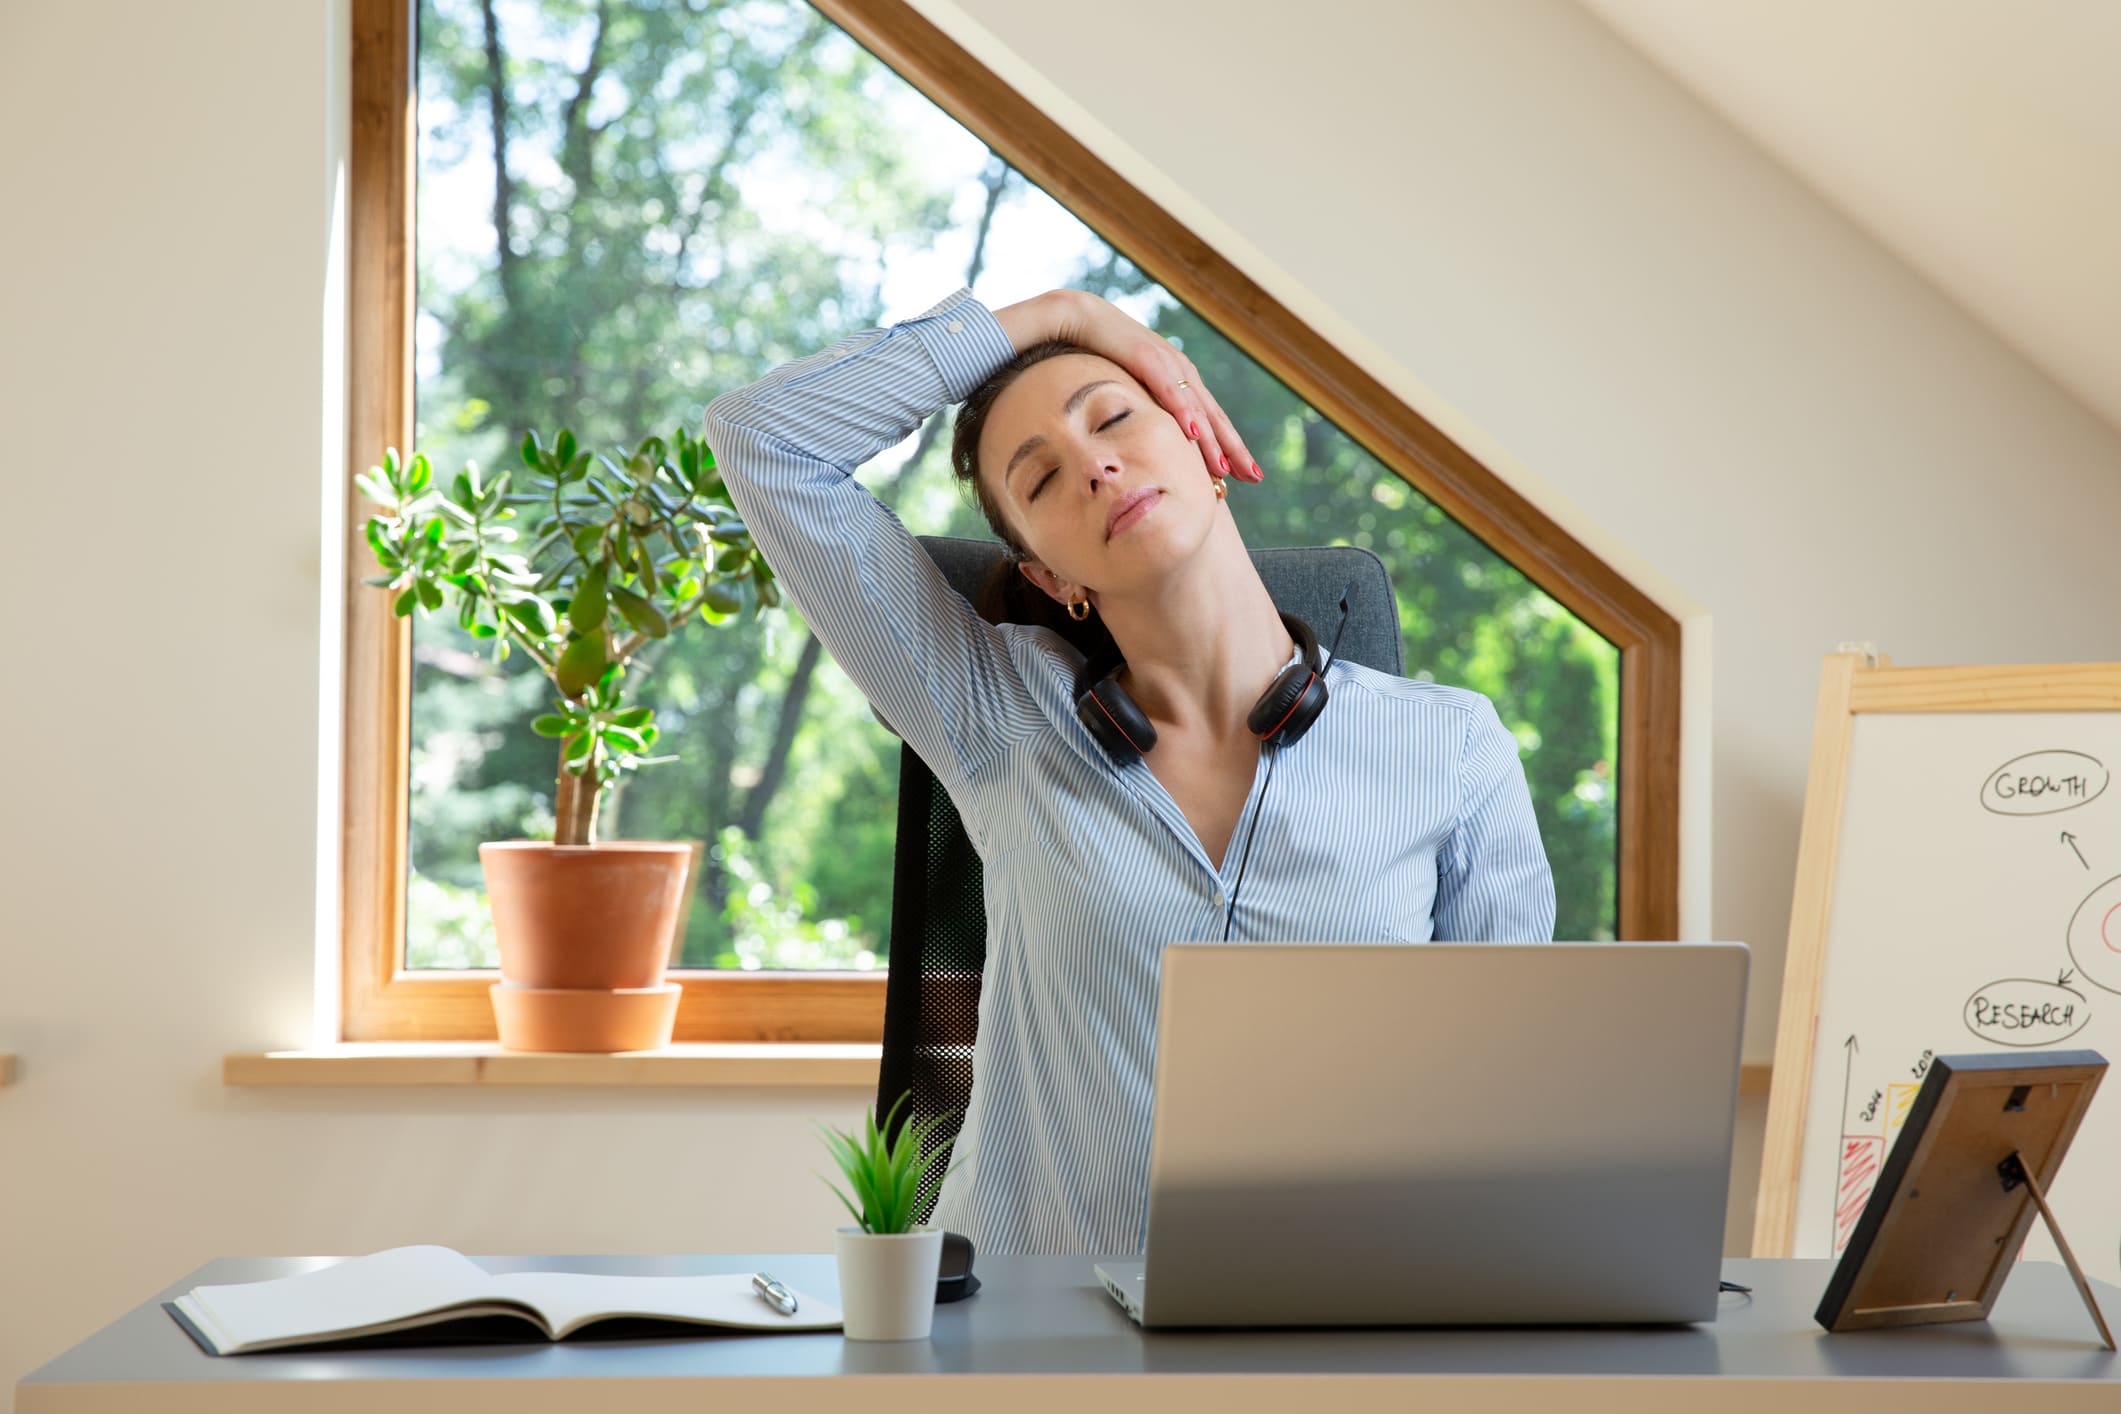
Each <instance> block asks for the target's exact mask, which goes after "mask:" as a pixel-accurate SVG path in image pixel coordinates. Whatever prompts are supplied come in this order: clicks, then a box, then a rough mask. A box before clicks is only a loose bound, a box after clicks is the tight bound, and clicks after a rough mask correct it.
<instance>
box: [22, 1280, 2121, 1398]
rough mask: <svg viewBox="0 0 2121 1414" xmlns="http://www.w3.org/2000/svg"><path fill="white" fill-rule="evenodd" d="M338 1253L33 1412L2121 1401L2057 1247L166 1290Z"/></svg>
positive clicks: (118, 1328)
mask: <svg viewBox="0 0 2121 1414" xmlns="http://www.w3.org/2000/svg"><path fill="white" fill-rule="evenodd" d="M479 1260H480V1262H481V1263H482V1264H483V1265H485V1266H486V1267H488V1268H489V1269H491V1270H493V1271H518V1270H525V1269H532V1268H539V1267H546V1268H569V1269H573V1270H577V1271H599V1272H630V1273H641V1274H648V1275H678V1274H683V1273H688V1272H728V1271H754V1270H760V1269H763V1270H766V1271H770V1272H773V1273H774V1274H775V1275H777V1276H780V1277H782V1278H783V1279H784V1280H787V1281H789V1282H791V1283H793V1284H794V1285H796V1286H798V1287H803V1288H807V1289H809V1290H810V1291H812V1292H814V1293H816V1294H817V1295H819V1296H820V1297H821V1298H822V1297H828V1296H831V1295H833V1294H836V1292H837V1282H836V1281H835V1279H834V1267H833V1262H832V1259H831V1258H830V1257H829V1256H798V1257H788V1256H777V1257H739V1256H722V1257H575V1258H557V1257H556V1258H540V1257H488V1258H480V1259H479ZM321 1264H322V1263H321V1259H300V1258H278V1259H238V1260H222V1261H217V1262H212V1263H209V1264H208V1265H206V1266H205V1267H202V1268H200V1269H199V1270H198V1271H196V1272H194V1273H192V1274H191V1275H190V1276H187V1277H185V1278H184V1279H183V1280H182V1281H180V1282H178V1283H176V1284H175V1285H173V1286H171V1287H170V1288H169V1289H168V1290H167V1291H165V1292H163V1293H161V1294H160V1295H159V1296H158V1297H156V1298H155V1300H154V1301H150V1302H146V1303H143V1304H142V1305H140V1306H138V1307H136V1308H135V1309H134V1310H132V1311H131V1312H129V1313H128V1314H126V1315H124V1316H122V1317H120V1318H119V1319H118V1320H117V1321H115V1322H113V1323H112V1324H111V1325H109V1326H108V1327H106V1328H105V1329H103V1330H101V1331H99V1332H97V1333H96V1334H95V1335H93V1336H90V1337H89V1338H88V1339H87V1340H85V1341H83V1342H82V1343H81V1344H80V1345H78V1346H76V1347H74V1348H73V1349H72V1350H70V1351H68V1352H66V1353H65V1354H64V1355H61V1356H60V1357H59V1358H58V1359H56V1360H53V1361H52V1362H51V1363H49V1364H47V1365H45V1366H44V1367H43V1368H42V1369H40V1370H37V1371H35V1372H33V1373H31V1374H30V1375H29V1376H27V1377H26V1378H24V1379H23V1380H22V1382H21V1383H20V1384H18V1385H17V1386H16V1396H15V1398H16V1403H15V1409H16V1411H17V1414H130V1411H138V1410H155V1411H158V1414H192V1412H193V1411H199V1414H204V1411H208V1410H211V1411H215V1414H250V1412H251V1411H266V1410H271V1411H274V1412H275V1414H281V1412H282V1411H284V1414H323V1411H330V1414H342V1411H354V1410H363V1411H366V1410H375V1409H383V1410H387V1411H389V1414H429V1411H442V1410H448V1411H451V1414H458V1411H463V1410H467V1409H477V1410H484V1409H495V1410H502V1409H505V1410H507V1411H509V1412H510V1414H548V1412H549V1414H559V1411H566V1414H579V1411H581V1410H585V1409H595V1410H598V1411H605V1410H612V1411H653V1412H654V1414H663V1411H670V1414H676V1411H681V1410H682V1411H684V1414H701V1411H710V1414H749V1411H759V1410H771V1411H773V1412H774V1414H782V1412H783V1411H787V1414H850V1411H859V1414H896V1411H905V1412H906V1414H915V1411H918V1414H935V1411H937V1410H942V1409H949V1408H952V1407H956V1408H961V1409H967V1410H978V1409H992V1410H998V1411H1002V1414H1048V1412H1049V1411H1051V1414H1122V1412H1123V1411H1124V1412H1127V1414H1131V1411H1135V1410H1140V1411H1145V1414H1146V1411H1152V1410H1153V1411H1158V1414H1170V1411H1172V1410H1192V1409H1214V1410H1216V1411H1217V1414H1254V1411H1260V1412H1261V1414H1264V1411H1268V1410H1272V1411H1275V1412H1276V1414H1284V1411H1288V1410H1292V1409H1298V1408H1314V1407H1326V1406H1327V1403H1328V1401H1330V1407H1331V1408H1333V1409H1334V1410H1335V1411H1336V1414H1339V1411H1371V1410H1376V1411H1385V1410H1390V1411H1393V1414H1404V1411H1406V1410H1409V1409H1414V1408H1417V1407H1427V1408H1434V1409H1456V1408H1462V1407H1477V1408H1480V1409H1484V1410H1527V1411H1530V1410H1540V1411H1542V1412H1543V1414H1544V1411H1551V1410H1554V1409H1561V1408H1565V1409H1568V1410H1569V1411H1571V1414H1578V1412H1579V1411H1604V1410H1612V1411H1629V1414H1638V1411H1674V1414H1677V1412H1678V1411H1684V1412H1685V1414H1700V1411H1702V1410H1705V1409H1707V1410H1714V1411H1715V1414H1750V1412H1751V1411H1769V1410H1773V1411H1777V1414H1786V1411H1789V1410H1792V1409H1801V1410H1802V1411H1803V1414H1841V1411H1849V1414H1855V1411H1861V1414H1890V1411H1894V1410H1906V1411H1919V1414H1949V1412H1950V1411H1960V1410H1965V1411H1976V1410H1978V1411H1981V1414H1994V1411H1996V1410H1998V1409H2010V1410H2012V1411H2014V1412H2015V1411H2019V1410H2046V1409H2067V1410H2094V1409H2096V1410H2099V1411H2101V1414H2115V1411H2117V1410H2121V1356H2116V1355H2114V1354H2112V1353H2110V1352H2108V1351H2107V1350H2105V1349H2104V1348H2102V1347H2100V1346H2099V1345H2098V1343H2097V1337H2096V1336H2095V1335H2094V1334H2093V1332H2092V1326H2091V1319H2090V1317H2089V1316H2087V1315H2086V1314H2085V1311H2084V1308H2083V1306H2082V1305H2081V1304H2080V1303H2079V1301H2078V1299H2077V1295H2076V1292H2075V1291H2074V1290H2073V1289H2072V1288H2071V1286H2070V1282H2069V1277H2068V1274H2067V1273H2065V1272H2064V1271H2063V1270H2062V1268H2061V1267H2060V1266H2057V1265H2055V1264H2054V1263H2049V1262H2029V1263H2025V1264H2023V1265H2021V1266H2020V1268H2019V1269H2018V1271H2017V1272H2016V1273H2014V1274H2013V1275H2012V1277H2011V1280H2010V1283H2009V1285H2008V1286H2006V1287H2005V1288H2004V1292H2003V1299H2002V1300H2001V1302H1999V1303H1998V1305H1997V1308H1996V1315H1995V1319H1994V1320H1993V1322H1991V1323H1988V1324H1979V1323H1972V1324H1963V1325H1956V1326H1929V1327H1924V1328H1920V1329H1913V1330H1902V1331H1863V1332H1854V1333H1851V1334H1848V1335H1839V1336H1829V1335H1827V1334H1826V1333H1825V1332H1823V1331H1821V1330H1820V1329H1819V1328H1818V1327H1817V1326H1816V1325H1814V1324H1813V1323H1812V1319H1811V1313H1812V1310H1813V1308H1814V1307H1815V1306H1816V1305H1817V1303H1818V1297H1819V1293H1820V1291H1821V1290H1822V1289H1823V1288H1824V1287H1825V1285H1826V1281H1827V1276H1828V1274H1829V1272H1830V1271H1831V1268H1832V1264H1831V1263H1829V1262H1825V1261H1774V1260H1766V1259H1754V1260H1735V1259H1734V1260H1731V1261H1727V1262H1725V1264H1724V1274H1725V1275H1726V1276H1727V1277H1729V1278H1730V1279H1731V1280H1733V1281H1738V1282H1743V1283H1745V1284H1746V1285H1749V1286H1751V1287H1753V1288H1754V1295H1753V1297H1752V1298H1751V1299H1750V1300H1748V1299H1747V1298H1745V1297H1742V1296H1726V1297H1725V1298H1724V1304H1723V1310H1722V1313H1721V1314H1720V1315H1719V1316H1718V1318H1717V1319H1716V1320H1715V1321H1714V1322H1713V1323H1710V1324H1704V1325H1700V1326H1678V1327H1659V1328H1635V1329H1624V1328H1619V1329H1584V1328H1576V1329H1546V1330H1496V1329H1472V1330H1450V1329H1427V1330H1363V1331H1346V1330H1341V1331H1249V1332H1238V1331H1232V1332H1221V1331H1217V1332H1183V1331H1180V1332H1169V1333H1156V1334H1145V1333H1143V1332H1142V1331H1140V1330H1139V1329H1137V1328H1136V1327H1135V1326H1134V1324H1133V1323H1132V1322H1130V1321H1129V1320H1128V1319H1127V1318H1126V1316H1125V1315H1124V1314H1122V1313H1121V1311H1120V1309H1119V1307H1118V1306H1117V1305H1116V1304H1115V1303H1114V1302H1113V1301H1112V1300H1111V1298H1109V1297H1108V1296H1106V1295H1105V1293H1104V1291H1103V1290H1102V1289H1101V1288H1099V1287H1098V1285H1097V1284H1096V1282H1095V1279H1094V1278H1093V1277H1092V1275H1091V1272H1090V1266H1091V1263H1090V1262H1089V1261H1088V1260H1087V1259H1084V1258H1080V1257H1000V1256H982V1257H981V1258H980V1260H979V1267H978V1269H979V1273H980V1276H981V1277H982V1279H983V1280H984V1281H985V1282H986V1288H985V1289H984V1290H983V1291H981V1292H980V1293H979V1294H978V1295H977V1296H975V1297H973V1298H972V1299H971V1300H969V1301H963V1302H958V1303H955V1304H952V1305H948V1306H942V1307H939V1308H938V1309H937V1310H936V1313H935V1332H934V1335H933V1337H932V1338H931V1339H930V1340H926V1341H915V1342H910V1343H906V1344H864V1343H859V1342H848V1341H846V1340H844V1339H842V1338H841V1337H840V1336H839V1334H838V1333H837V1332H834V1333H832V1334H828V1335H780V1336H715V1337H708V1338H705V1339H695V1340H656V1341H608V1342H603V1343H598V1342H584V1341H582V1340H580V1339H579V1338H578V1339H577V1340H575V1341H573V1342H569V1343H567V1344H561V1345H555V1344H548V1343H546V1342H543V1341H540V1342H538V1343H536V1344H529V1345H509V1346H478V1347H455V1348H429V1349H425V1350H413V1351H406V1350H397V1351H387V1350H362V1351H354V1352H345V1351H341V1352H333V1353H324V1354H307V1355H305V1354H298V1353H280V1354H270V1355H246V1356H238V1357H233V1358H226V1359H215V1358H213V1357H211V1356H208V1355H206V1354H205V1353H204V1352H202V1351H201V1350H200V1349H199V1348H198V1347H197V1346H196V1345H194V1344H193V1343H192V1341H191V1339H190V1338H189V1337H188V1336H186V1335H185V1334H184V1332H183V1331H182V1330H180V1329H179V1328H178V1326H177V1324H176V1322H174V1321H173V1320H171V1319H170V1317H169V1315H168V1314H167V1313H166V1312H164V1311H163V1310H162V1309H161V1307H160V1304H159V1303H160V1302H161V1301H164V1300H168V1299H172V1298H174V1297H176V1296H178V1295H181V1294H182V1293H183V1292H185V1291H187V1290H189V1289H190V1288H191V1287H193V1286H196V1285H199V1284H200V1283H202V1282H230V1281H255V1280H259V1279H262V1278H265V1277H276V1276H288V1275H291V1274H293V1273H295V1272H298V1271H306V1270H309V1269H311V1268H313V1267H315V1266H318V1265H321ZM2099 1295H2100V1300H2101V1303H2102V1304H2104V1305H2106V1309H2107V1310H2108V1311H2110V1312H2111V1311H2114V1310H2117V1309H2121V1292H2117V1291H2116V1290H2115V1289H2114V1288H2113V1287H2111V1286H2104V1285H2100V1286H2099ZM2109 1303H2110V1304H2109ZM823 1376H832V1377H834V1378H830V1379H827V1378H821V1377H823Z"/></svg>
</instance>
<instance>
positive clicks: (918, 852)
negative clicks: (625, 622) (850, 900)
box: [876, 536, 1406, 1222]
mask: <svg viewBox="0 0 2121 1414" xmlns="http://www.w3.org/2000/svg"><path fill="white" fill-rule="evenodd" d="M921 544H922V545H923V547H925V548H926V549H927V551H928V553H929V556H930V557H931V558H933V559H934V560H935V562H936V564H937V566H938V567H940V568H941V569H942V571H943V576H944V578H945V579H947V580H948V581H949V582H950V584H951V586H952V587H953V588H955V589H956V590H957V591H958V592H959V593H960V594H963V595H964V596H965V597H966V598H968V599H969V598H972V597H974V595H975V594H976V593H977V591H978V589H979V586H980V583H981V582H982V581H983V580H984V579H985V578H986V575H987V572H988V570H989V569H990V568H991V567H992V566H993V564H994V562H995V560H996V559H998V558H999V557H1000V555H1001V546H1000V545H998V544H995V543H994V542H992V541H986V540H958V539H950V538H946V537H942V536H922V537H921ZM1252 562H1253V564H1254V565H1256V566H1257V567H1258V569H1259V574H1260V579H1261V580H1262V581H1263V582H1264V583H1265V584H1266V586H1267V592H1268V593H1269V594H1270V595H1271V596H1273V599H1274V602H1275V604H1276V605H1278V606H1279V607H1280V608H1281V609H1282V610H1283V611H1285V612H1287V613H1292V614H1295V615H1296V616H1297V617H1298V618H1301V619H1303V620H1304V621H1305V622H1306V623H1308V624H1310V625H1311V628H1312V630H1313V631H1314V632H1315V633H1317V635H1318V642H1319V647H1320V648H1321V649H1323V648H1325V647H1326V646H1328V645H1329V644H1331V643H1332V641H1333V634H1334V631H1335V629H1337V628H1338V627H1339V625H1340V596H1341V593H1342V591H1343V590H1344V589H1348V588H1349V587H1350V585H1351V582H1352V586H1353V592H1352V593H1351V594H1350V596H1349V606H1348V624H1347V629H1346V631H1345V632H1344V633H1343V634H1342V636H1341V643H1340V656H1341V657H1343V658H1346V659H1348V660H1349V661H1351V662H1356V663H1361V664H1363V665H1365V666H1367V667H1372V668H1376V669H1378V670H1379V671H1380V672H1387V673H1392V674H1395V675H1397V674H1401V673H1403V672H1404V671H1405V669H1406V658H1405V649H1404V647H1403V646H1402V643H1401V640H1400V636H1399V604H1398V600H1397V599H1395V598H1394V597H1393V594H1392V583H1391V580H1390V578H1389V577H1388V576H1387V575H1386V574H1385V567H1384V563H1383V562H1382V561H1381V560H1379V559H1378V558H1377V557H1376V556H1375V555H1373V554H1371V553H1370V552H1369V551H1367V550H1358V549H1353V548H1350V547H1347V546H1326V547H1321V548H1317V549H1291V550H1255V551H1253V552H1252ZM1326 710H1327V711H1328V712H1330V711H1332V710H1333V709H1332V707H1331V706H1330V705H1328V707H1327V708H1326ZM983 884H984V876H983V874H982V873H981V870H980V861H979V855H978V854H977V853H976V852H975V851H974V850H973V848H972V842H971V840H969V839H967V838H966V836H965V827H964V825H963V823H962V822H961V821H960V820H959V819H958V814H957V807H956V805H954V804H953V803H952V802H951V800H950V796H949V793H948V792H946V791H945V790H943V788H942V787H941V786H939V785H937V784H936V780H935V777H934V776H933V775H932V774H930V773H929V770H928V767H927V765H926V764H925V763H924V762H922V760H921V759H920V758H919V757H918V756H916V755H914V754H913V751H912V749H911V748H910V747H901V748H900V751H899V806H898V844H897V850H896V855H895V859H894V864H893V871H892V898H891V945H890V977H889V980H888V981H887V982H886V984H885V989H884V1044H883V1066H882V1069H881V1070H880V1072H879V1074H878V1079H877V1099H876V1104H877V1116H878V1118H879V1119H881V1118H882V1117H883V1116H884V1115H885V1114H887V1113H889V1112H890V1109H891V1107H892V1105H893V1104H894V1103H896V1102H897V1101H898V1100H899V1098H900V1097H901V1096H902V1095H906V1094H908V1092H911V1098H910V1099H908V1100H907V1101H906V1103H905V1106H904V1108H903V1109H902V1110H901V1111H900V1113H899V1123H900V1124H903V1123H904V1122H905V1121H906V1120H908V1119H911V1118H916V1117H918V1118H927V1117H932V1116H938V1115H940V1116H945V1117H946V1118H945V1120H944V1122H943V1123H942V1124H940V1125H938V1126H937V1128H936V1130H935V1133H934V1134H933V1135H932V1136H931V1139H930V1144H929V1147H930V1148H933V1149H940V1148H944V1147H947V1146H949V1145H951V1144H952V1143H954V1142H955V1140H956V1138H957V1131H958V1126H959V1124H960V1123H961V1122H962V1120H963V1118H964V1113H965V1104H966V1101H967V1100H968V1099H969V1098H970V1097H971V1094H972V1050H973V1045H974V1043H975V1041H976V1039H977V1036H978V1032H979V991H980V974H981V972H982V971H983V969H984V968H985V966H986V960H987V910H986V899H985V895H984V893H983ZM944 1167H945V1165H944V1164H943V1163H940V1162H939V1163H937V1164H936V1165H935V1166H934V1167H933V1168H932V1169H931V1170H930V1171H929V1176H928V1179H927V1182H926V1183H925V1184H924V1185H923V1197H922V1202H921V1205H920V1217H921V1221H923V1222H925V1221H927V1218H928V1215H929V1214H930V1213H931V1212H933V1211H934V1208H935V1199H936V1194H937V1191H938V1189H939V1185H940V1183H941V1178H942V1170H943V1168H944Z"/></svg>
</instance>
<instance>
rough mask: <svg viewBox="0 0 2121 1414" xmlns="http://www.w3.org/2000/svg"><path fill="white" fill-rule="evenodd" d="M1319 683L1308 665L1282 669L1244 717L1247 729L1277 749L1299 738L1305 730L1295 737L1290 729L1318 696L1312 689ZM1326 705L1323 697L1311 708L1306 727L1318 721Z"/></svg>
mask: <svg viewBox="0 0 2121 1414" xmlns="http://www.w3.org/2000/svg"><path fill="white" fill-rule="evenodd" d="M1317 681H1318V675H1317V674H1316V673H1314V672H1312V671H1311V665H1310V664H1309V663H1291V664H1290V665H1289V666H1288V667H1286V668H1283V669H1282V670H1281V676H1279V677H1277V678H1275V679H1274V682H1273V685H1272V686H1270V687H1269V688H1268V689H1267V690H1266V691H1265V692H1263V693H1261V694H1260V696H1259V701H1257V702H1255V703H1254V704H1252V710H1251V711H1250V712H1248V713H1246V714H1245V726H1246V728H1247V729H1248V730H1250V732H1251V733H1252V735H1254V736H1256V737H1258V738H1259V739H1260V740H1261V741H1264V742H1271V743H1273V744H1275V745H1277V746H1278V745H1281V744H1282V743H1283V742H1285V741H1294V740H1296V736H1297V735H1301V734H1302V727H1298V728H1297V732H1296V734H1295V735H1292V734H1291V733H1290V731H1289V729H1290V728H1291V727H1292V726H1295V725H1296V720H1297V718H1298V717H1299V716H1304V708H1305V707H1306V706H1307V705H1309V704H1307V703H1306V701H1305V699H1306V698H1307V697H1310V696H1313V695H1315V694H1313V693H1311V692H1310V691H1309V689H1310V687H1311V685H1312V684H1313V683H1316V682H1317ZM1324 705H1325V702H1324V700H1323V698H1322V697H1321V700H1320V701H1319V702H1318V703H1316V704H1315V705H1309V715H1308V716H1305V717H1304V722H1303V726H1306V727H1307V726H1309V725H1311V722H1310V718H1312V717H1316V716H1317V715H1318V709H1319V708H1320V707H1323V706H1324Z"/></svg>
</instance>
